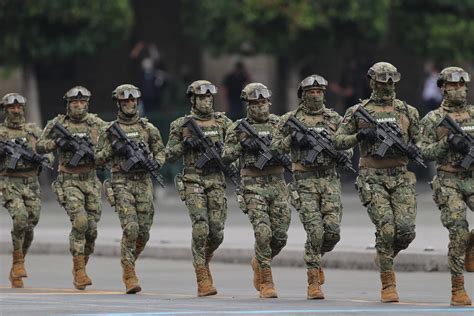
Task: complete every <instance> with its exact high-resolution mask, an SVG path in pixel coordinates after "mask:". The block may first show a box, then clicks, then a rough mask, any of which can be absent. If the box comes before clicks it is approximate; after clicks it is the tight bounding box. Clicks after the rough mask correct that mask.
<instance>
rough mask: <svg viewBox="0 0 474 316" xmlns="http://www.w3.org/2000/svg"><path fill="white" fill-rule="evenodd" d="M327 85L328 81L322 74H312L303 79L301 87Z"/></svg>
mask: <svg viewBox="0 0 474 316" xmlns="http://www.w3.org/2000/svg"><path fill="white" fill-rule="evenodd" d="M316 85H317V86H327V85H328V82H327V80H326V79H324V78H323V77H321V76H318V75H312V76H309V77H307V78H305V79H304V80H303V81H301V88H303V89H305V88H308V87H312V86H316Z"/></svg>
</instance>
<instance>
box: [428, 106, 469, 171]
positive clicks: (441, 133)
mask: <svg viewBox="0 0 474 316" xmlns="http://www.w3.org/2000/svg"><path fill="white" fill-rule="evenodd" d="M445 115H449V116H450V117H451V118H452V119H453V120H454V121H455V122H456V123H457V124H458V125H459V126H460V127H461V129H462V130H463V131H464V132H466V133H467V134H470V135H474V106H467V107H466V109H465V110H464V111H460V112H447V111H445V110H443V109H442V108H441V109H440V116H441V117H440V121H441V120H442V119H443V118H444V116H445ZM448 133H449V131H448V129H446V128H445V127H442V126H439V127H437V128H436V136H437V139H438V140H439V139H441V138H443V137H445V136H447V135H448ZM463 158H464V155H463V154H461V153H458V152H455V151H453V150H449V151H448V154H447V155H446V156H444V157H442V158H440V160H439V161H438V163H439V164H440V165H457V164H458V163H459V162H461V161H462V159H463ZM470 169H474V168H473V167H472V166H471V168H470Z"/></svg>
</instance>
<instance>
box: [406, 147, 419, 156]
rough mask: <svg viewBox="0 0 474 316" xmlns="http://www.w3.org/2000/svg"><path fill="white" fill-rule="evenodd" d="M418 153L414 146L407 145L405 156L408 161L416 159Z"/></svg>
mask: <svg viewBox="0 0 474 316" xmlns="http://www.w3.org/2000/svg"><path fill="white" fill-rule="evenodd" d="M419 152H420V149H419V148H418V147H417V146H416V145H413V144H410V145H408V147H407V156H408V158H410V159H414V158H416V157H417V156H418V154H419Z"/></svg>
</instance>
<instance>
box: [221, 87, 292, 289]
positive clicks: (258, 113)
mask: <svg viewBox="0 0 474 316" xmlns="http://www.w3.org/2000/svg"><path fill="white" fill-rule="evenodd" d="M270 96H271V92H270V90H269V89H268V88H267V87H266V86H264V85H263V84H261V83H250V84H248V85H246V86H245V87H244V89H243V90H242V94H241V99H242V100H243V101H244V102H245V104H246V108H247V117H246V118H243V119H240V120H237V121H236V122H235V123H234V124H232V125H231V126H230V127H229V130H228V134H227V136H226V141H225V146H224V151H223V158H224V161H225V162H227V163H231V162H233V161H235V160H237V159H239V164H240V168H241V170H240V175H241V177H242V188H241V192H240V193H239V194H241V196H240V201H241V202H240V207H241V209H242V210H243V212H244V213H245V214H247V215H248V217H249V219H250V222H251V224H252V226H253V230H254V235H255V257H254V258H253V259H252V262H251V264H252V268H253V271H254V278H253V284H254V287H255V289H256V290H257V291H260V297H261V298H273V297H277V292H276V289H275V286H274V283H273V277H272V270H271V261H272V259H273V258H274V257H275V256H276V255H278V254H279V253H280V251H281V250H282V249H283V247H284V246H285V245H286V241H287V238H288V235H287V231H288V228H289V226H290V219H291V213H290V209H289V207H288V192H287V188H286V184H285V180H284V178H283V172H284V168H283V166H282V165H281V164H279V163H278V162H276V161H275V162H273V159H272V160H271V161H270V163H268V164H267V165H266V166H265V167H264V168H263V169H262V170H260V169H258V168H256V167H255V166H254V164H255V163H256V162H257V160H258V156H259V154H258V144H257V143H256V139H255V138H253V137H249V135H246V134H245V133H241V132H239V131H238V130H237V126H238V125H239V123H240V121H242V120H246V121H247V122H248V123H249V124H250V125H252V126H253V127H254V128H255V130H256V131H257V132H258V134H259V136H264V137H268V138H269V139H272V138H273V139H274V140H279V138H280V133H279V130H278V123H279V118H278V116H276V115H273V114H270Z"/></svg>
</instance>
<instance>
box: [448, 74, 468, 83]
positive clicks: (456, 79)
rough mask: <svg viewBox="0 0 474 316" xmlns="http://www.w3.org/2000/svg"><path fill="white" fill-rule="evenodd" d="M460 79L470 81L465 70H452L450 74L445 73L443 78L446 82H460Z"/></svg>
mask: <svg viewBox="0 0 474 316" xmlns="http://www.w3.org/2000/svg"><path fill="white" fill-rule="evenodd" d="M461 79H462V80H463V81H464V82H470V81H471V76H469V74H468V73H467V72H465V71H454V72H452V73H450V74H447V75H445V78H444V80H445V81H446V82H460V81H461Z"/></svg>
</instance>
